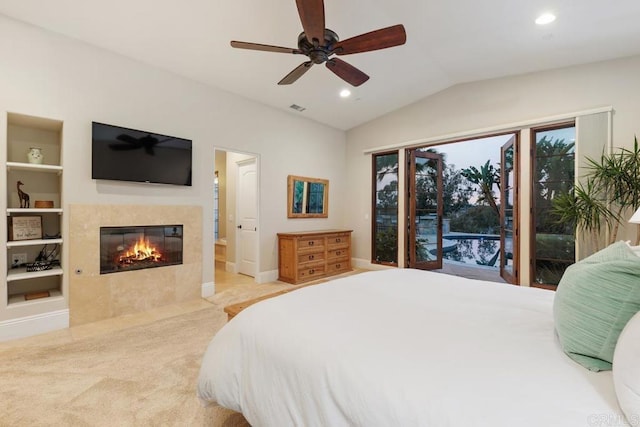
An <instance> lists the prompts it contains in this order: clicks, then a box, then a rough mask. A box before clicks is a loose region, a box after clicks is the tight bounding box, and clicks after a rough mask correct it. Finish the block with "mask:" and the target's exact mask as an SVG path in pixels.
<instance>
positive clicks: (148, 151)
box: [91, 122, 192, 186]
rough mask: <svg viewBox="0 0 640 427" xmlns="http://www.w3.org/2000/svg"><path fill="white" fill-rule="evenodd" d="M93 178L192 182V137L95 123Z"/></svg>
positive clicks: (93, 125)
mask: <svg viewBox="0 0 640 427" xmlns="http://www.w3.org/2000/svg"><path fill="white" fill-rule="evenodd" d="M91 140H92V146H91V178H93V179H108V180H115V181H133V182H149V183H157V184H173V185H189V186H190V185H191V167H192V157H191V145H192V144H191V140H189V139H184V138H177V137H174V136H167V135H160V134H157V133H151V132H145V131H141V130H135V129H128V128H123V127H119V126H113V125H107V124H104V123H98V122H92V132H91Z"/></svg>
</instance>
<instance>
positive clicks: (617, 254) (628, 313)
mask: <svg viewBox="0 0 640 427" xmlns="http://www.w3.org/2000/svg"><path fill="white" fill-rule="evenodd" d="M638 311H640V257H638V256H637V255H636V254H635V253H633V251H632V250H631V249H630V247H629V245H628V244H627V243H626V242H623V241H620V242H616V243H614V244H612V245H609V246H608V247H606V248H605V249H603V250H601V251H599V252H596V253H595V254H593V255H591V256H589V257H587V258H585V259H583V260H581V261H578V262H577V263H575V264H573V265H571V266H569V268H567V270H566V271H565V273H564V275H563V276H562V279H561V280H560V283H559V284H558V289H557V291H556V295H555V300H554V303H553V316H554V321H555V327H556V332H557V333H558V337H559V339H560V344H561V345H562V349H563V350H564V352H565V353H566V354H567V355H568V356H569V357H571V358H572V359H573V360H575V361H576V362H578V363H579V364H581V365H582V366H584V367H585V368H587V369H590V370H592V371H601V370H610V369H611V362H612V361H613V353H614V350H615V347H616V343H617V341H618V336H619V335H620V332H621V331H622V328H624V326H625V325H626V324H627V322H628V321H629V319H631V317H632V316H633V315H634V314H636V313H637V312H638Z"/></svg>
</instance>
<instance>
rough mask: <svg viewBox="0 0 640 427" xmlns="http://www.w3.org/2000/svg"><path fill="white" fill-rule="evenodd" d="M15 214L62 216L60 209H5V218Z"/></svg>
mask: <svg viewBox="0 0 640 427" xmlns="http://www.w3.org/2000/svg"><path fill="white" fill-rule="evenodd" d="M16 213H25V214H29V213H57V214H59V215H60V214H62V209H61V208H42V209H40V208H38V209H36V208H9V209H7V216H11V214H16Z"/></svg>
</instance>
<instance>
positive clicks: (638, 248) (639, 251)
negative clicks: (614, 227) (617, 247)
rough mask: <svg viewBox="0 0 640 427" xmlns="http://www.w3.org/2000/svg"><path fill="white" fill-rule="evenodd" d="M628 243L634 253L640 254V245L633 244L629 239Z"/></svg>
mask: <svg viewBox="0 0 640 427" xmlns="http://www.w3.org/2000/svg"><path fill="white" fill-rule="evenodd" d="M627 245H629V249H631V251H633V253H634V254H636V255H638V256H640V246H631V242H629V241H628V240H627Z"/></svg>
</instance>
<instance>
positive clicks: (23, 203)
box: [17, 181, 29, 208]
mask: <svg viewBox="0 0 640 427" xmlns="http://www.w3.org/2000/svg"><path fill="white" fill-rule="evenodd" d="M21 185H24V184H23V183H22V181H18V185H17V187H18V197H20V207H21V208H28V207H29V195H28V194H27V193H25V192H24V191H22V190H21V189H20V186H21Z"/></svg>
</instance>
